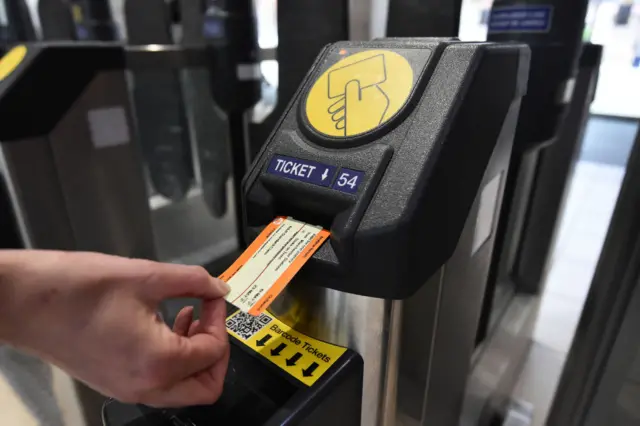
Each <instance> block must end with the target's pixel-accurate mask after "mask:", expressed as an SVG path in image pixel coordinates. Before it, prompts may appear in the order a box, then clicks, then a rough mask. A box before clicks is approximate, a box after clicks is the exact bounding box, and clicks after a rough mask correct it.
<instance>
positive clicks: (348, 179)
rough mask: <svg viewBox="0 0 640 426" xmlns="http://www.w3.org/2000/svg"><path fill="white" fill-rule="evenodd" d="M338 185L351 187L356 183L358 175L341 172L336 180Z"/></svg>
mask: <svg viewBox="0 0 640 426" xmlns="http://www.w3.org/2000/svg"><path fill="white" fill-rule="evenodd" d="M336 184H337V185H338V186H349V187H350V188H351V189H353V188H355V187H356V185H357V184H358V176H353V177H352V176H351V175H350V174H349V173H342V174H341V175H340V177H339V178H338V181H337V182H336Z"/></svg>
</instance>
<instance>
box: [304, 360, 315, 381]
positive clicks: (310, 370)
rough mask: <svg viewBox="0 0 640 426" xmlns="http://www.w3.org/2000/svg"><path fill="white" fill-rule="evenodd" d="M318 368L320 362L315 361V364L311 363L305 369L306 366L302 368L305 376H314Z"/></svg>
mask: <svg viewBox="0 0 640 426" xmlns="http://www.w3.org/2000/svg"><path fill="white" fill-rule="evenodd" d="M316 368H318V363H317V362H314V363H313V364H311V365H310V366H309V367H307V368H306V369H304V368H303V369H302V375H303V376H304V377H311V376H313V372H314V371H316Z"/></svg>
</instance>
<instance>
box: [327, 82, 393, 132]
mask: <svg viewBox="0 0 640 426" xmlns="http://www.w3.org/2000/svg"><path fill="white" fill-rule="evenodd" d="M388 108H389V98H388V97H387V95H386V94H385V93H384V91H383V90H382V89H381V88H380V87H379V86H378V85H375V84H374V85H372V86H369V87H365V88H364V89H361V88H360V82H359V81H358V80H351V81H349V82H348V83H347V84H346V86H345V93H344V95H343V96H340V97H338V99H337V100H336V101H335V102H334V103H333V104H331V105H330V106H329V109H328V111H329V114H331V120H332V121H333V122H334V123H335V126H336V129H338V130H342V131H344V135H345V136H349V135H357V134H360V133H364V132H366V131H368V130H370V129H373V128H376V127H377V126H378V125H379V124H380V123H381V122H382V120H383V118H384V115H385V113H386V112H387V109H388Z"/></svg>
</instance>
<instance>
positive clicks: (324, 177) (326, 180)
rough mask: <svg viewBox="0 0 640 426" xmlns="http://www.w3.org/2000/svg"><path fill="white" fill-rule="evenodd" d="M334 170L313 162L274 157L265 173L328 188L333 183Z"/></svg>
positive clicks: (279, 156)
mask: <svg viewBox="0 0 640 426" xmlns="http://www.w3.org/2000/svg"><path fill="white" fill-rule="evenodd" d="M336 169H337V167H336V166H331V165H328V164H322V163H318V162H315V161H310V160H302V159H300V158H293V157H286V156H284V155H274V156H273V158H272V159H271V162H270V163H269V167H267V173H269V174H272V175H278V176H282V177H286V178H289V179H295V180H298V181H300V182H306V183H312V184H314V185H320V186H327V187H328V186H330V185H331V182H333V177H334V175H335V174H336Z"/></svg>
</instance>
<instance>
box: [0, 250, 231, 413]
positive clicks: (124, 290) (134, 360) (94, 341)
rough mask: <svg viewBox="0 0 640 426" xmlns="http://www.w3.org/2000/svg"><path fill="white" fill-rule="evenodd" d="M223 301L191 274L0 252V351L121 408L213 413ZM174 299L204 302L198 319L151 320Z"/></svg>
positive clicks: (86, 258)
mask: <svg viewBox="0 0 640 426" xmlns="http://www.w3.org/2000/svg"><path fill="white" fill-rule="evenodd" d="M228 291H229V287H228V286H227V285H226V284H225V283H224V282H222V281H221V280H219V279H217V278H213V277H211V276H210V275H209V274H208V273H207V272H206V271H205V270H204V269H203V268H201V267H197V266H183V265H171V264H163V263H157V262H151V261H146V260H136V259H127V258H121V257H116V256H107V255H102V254H97V253H80V252H55V251H35V250H16V251H10V250H0V342H2V343H5V344H9V345H12V346H15V347H16V348H18V349H21V350H24V351H26V352H30V353H32V354H35V355H37V356H39V357H41V358H42V359H44V360H46V361H48V362H51V363H52V364H54V365H57V366H58V367H60V368H61V369H63V370H65V371H66V372H67V373H69V374H70V375H71V376H73V377H75V378H77V379H78V380H81V381H83V382H85V383H86V384H88V385H89V386H91V387H93V388H94V389H96V390H97V391H99V392H101V393H102V394H104V395H106V396H110V397H114V398H116V399H118V400H120V401H123V402H129V403H141V404H146V405H150V406H154V407H180V406H186V405H199V404H210V403H213V402H215V401H216V400H217V399H218V398H219V397H220V395H221V393H222V388H223V382H224V376H225V374H226V370H227V365H228V362H229V340H228V336H227V333H226V329H225V311H226V308H225V302H224V299H222V297H223V296H224V295H226V294H227V293H228ZM174 297H195V298H199V299H201V300H202V312H201V315H200V319H199V320H196V321H193V318H192V317H193V308H191V307H187V308H184V309H182V311H180V313H179V314H178V316H177V318H176V321H175V323H174V325H173V329H170V328H169V327H167V326H166V325H165V324H164V323H163V322H162V321H161V320H160V319H159V318H158V316H157V313H156V312H157V310H158V306H159V304H160V302H162V301H163V300H165V299H169V298H174Z"/></svg>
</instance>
